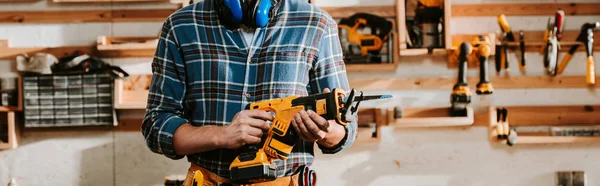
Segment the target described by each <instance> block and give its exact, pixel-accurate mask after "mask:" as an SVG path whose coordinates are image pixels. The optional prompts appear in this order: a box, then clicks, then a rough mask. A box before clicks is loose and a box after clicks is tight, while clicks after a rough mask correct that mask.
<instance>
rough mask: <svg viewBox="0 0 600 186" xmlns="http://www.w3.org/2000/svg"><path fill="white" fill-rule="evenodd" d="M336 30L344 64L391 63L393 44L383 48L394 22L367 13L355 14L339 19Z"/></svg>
mask: <svg viewBox="0 0 600 186" xmlns="http://www.w3.org/2000/svg"><path fill="white" fill-rule="evenodd" d="M367 28H368V29H367ZM338 29H339V37H340V42H341V44H342V49H343V53H344V61H345V62H346V63H384V62H389V63H391V62H392V61H393V59H392V56H393V55H392V47H393V44H390V43H388V44H387V47H384V46H386V45H385V43H386V42H387V41H388V39H389V38H390V35H391V34H392V32H393V30H394V22H392V21H389V20H387V19H385V18H383V17H379V16H376V15H373V14H369V13H356V14H354V15H352V16H350V17H348V18H343V19H341V20H340V22H339V23H338ZM369 30H370V33H367V34H365V32H369Z"/></svg>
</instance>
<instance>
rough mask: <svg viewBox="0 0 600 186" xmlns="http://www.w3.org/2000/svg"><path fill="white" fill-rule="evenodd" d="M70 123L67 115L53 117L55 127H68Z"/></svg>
mask: <svg viewBox="0 0 600 186" xmlns="http://www.w3.org/2000/svg"><path fill="white" fill-rule="evenodd" d="M70 122H71V121H70V119H69V116H68V115H65V116H56V117H54V123H55V124H56V126H69V125H70V124H69V123H70Z"/></svg>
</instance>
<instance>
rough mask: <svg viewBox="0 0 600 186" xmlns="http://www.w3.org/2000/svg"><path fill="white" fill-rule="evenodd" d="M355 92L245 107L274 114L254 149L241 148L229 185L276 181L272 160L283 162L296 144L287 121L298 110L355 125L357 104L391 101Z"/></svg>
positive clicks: (337, 89) (275, 101) (232, 164)
mask: <svg viewBox="0 0 600 186" xmlns="http://www.w3.org/2000/svg"><path fill="white" fill-rule="evenodd" d="M355 93H356V92H355V90H354V89H353V90H352V91H350V93H349V95H346V92H344V90H342V89H339V88H335V89H333V91H331V92H329V93H321V94H315V95H310V96H304V97H298V96H289V97H285V98H279V99H274V100H265V101H260V102H255V103H251V104H250V105H248V109H250V110H265V111H269V112H274V113H275V119H274V120H273V123H272V124H271V128H270V129H269V132H268V134H267V137H266V138H265V139H264V140H262V141H261V143H260V144H258V145H245V146H243V147H242V148H240V149H238V152H239V153H240V154H239V155H238V156H237V157H236V158H235V160H234V161H233V162H232V163H231V165H230V167H229V169H230V170H231V181H232V183H235V184H249V183H260V182H265V181H272V180H275V179H276V175H275V169H276V168H277V167H276V165H275V164H274V163H273V160H275V159H282V160H285V159H287V158H288V156H289V154H290V153H291V152H292V148H293V147H294V145H295V144H296V142H297V141H298V135H297V133H296V131H294V128H293V127H291V121H292V119H293V117H294V115H296V113H298V112H300V111H301V110H312V111H314V112H315V113H317V114H319V115H320V116H322V117H323V118H325V119H327V120H335V121H336V122H337V123H338V124H340V125H344V126H346V125H348V124H349V122H350V121H356V119H357V116H356V114H357V112H358V105H359V103H360V102H361V101H366V100H373V99H383V98H391V97H392V96H391V95H375V96H363V95H362V92H361V94H360V95H356V96H355Z"/></svg>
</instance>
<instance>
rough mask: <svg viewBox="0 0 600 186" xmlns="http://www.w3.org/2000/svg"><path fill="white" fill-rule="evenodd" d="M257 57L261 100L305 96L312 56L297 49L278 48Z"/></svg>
mask: <svg viewBox="0 0 600 186" xmlns="http://www.w3.org/2000/svg"><path fill="white" fill-rule="evenodd" d="M261 57H262V59H260V57H259V66H258V68H259V70H258V73H257V75H258V76H259V77H258V78H259V81H260V82H259V86H257V91H258V92H259V94H261V95H263V96H262V99H273V98H282V97H287V96H292V95H298V96H302V95H306V94H307V92H306V85H307V84H308V78H309V75H308V74H309V72H310V69H311V68H312V62H313V59H314V54H311V52H310V51H309V50H303V49H300V48H299V47H298V48H283V49H282V48H278V49H276V50H275V49H273V50H269V51H267V52H264V53H261Z"/></svg>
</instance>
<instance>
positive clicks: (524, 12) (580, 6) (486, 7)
mask: <svg viewBox="0 0 600 186" xmlns="http://www.w3.org/2000/svg"><path fill="white" fill-rule="evenodd" d="M559 8H560V9H562V10H563V11H565V15H598V14H600V3H560V4H555V3H538V4H468V5H452V16H453V17H458V16H498V15H500V14H504V15H506V16H533V15H543V16H551V15H554V14H555V13H556V10H557V9H559Z"/></svg>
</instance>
